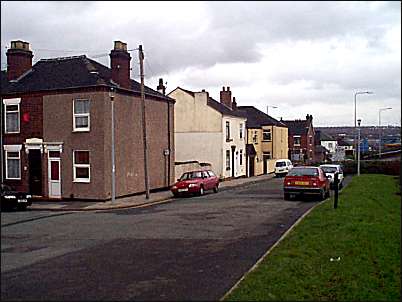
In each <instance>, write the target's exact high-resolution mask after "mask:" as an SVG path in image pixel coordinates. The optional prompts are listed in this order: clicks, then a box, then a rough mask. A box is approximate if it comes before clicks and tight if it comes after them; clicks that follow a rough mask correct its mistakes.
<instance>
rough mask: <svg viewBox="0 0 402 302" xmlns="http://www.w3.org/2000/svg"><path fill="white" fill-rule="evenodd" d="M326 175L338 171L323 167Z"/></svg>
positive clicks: (333, 168)
mask: <svg viewBox="0 0 402 302" xmlns="http://www.w3.org/2000/svg"><path fill="white" fill-rule="evenodd" d="M321 169H322V170H323V171H324V173H335V172H336V171H337V169H336V167H321Z"/></svg>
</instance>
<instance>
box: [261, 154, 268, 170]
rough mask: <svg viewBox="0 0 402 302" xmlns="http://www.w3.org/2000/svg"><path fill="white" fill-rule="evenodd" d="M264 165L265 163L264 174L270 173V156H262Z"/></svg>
mask: <svg viewBox="0 0 402 302" xmlns="http://www.w3.org/2000/svg"><path fill="white" fill-rule="evenodd" d="M262 160H263V165H264V174H267V173H268V156H265V155H263V156H262Z"/></svg>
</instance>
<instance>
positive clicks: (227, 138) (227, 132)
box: [226, 121, 230, 142]
mask: <svg viewBox="0 0 402 302" xmlns="http://www.w3.org/2000/svg"><path fill="white" fill-rule="evenodd" d="M226 141H227V142H229V141H230V123H229V121H227V122H226Z"/></svg>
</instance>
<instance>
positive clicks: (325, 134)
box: [320, 131, 336, 141]
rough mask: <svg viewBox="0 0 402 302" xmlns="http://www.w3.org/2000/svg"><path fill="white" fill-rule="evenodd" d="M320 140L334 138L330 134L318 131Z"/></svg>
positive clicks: (332, 139) (333, 139) (331, 139)
mask: <svg viewBox="0 0 402 302" xmlns="http://www.w3.org/2000/svg"><path fill="white" fill-rule="evenodd" d="M320 140H321V141H336V139H335V138H333V137H332V136H331V135H329V134H327V133H325V132H322V131H320Z"/></svg>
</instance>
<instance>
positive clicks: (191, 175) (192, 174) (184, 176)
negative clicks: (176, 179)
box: [180, 171, 202, 180]
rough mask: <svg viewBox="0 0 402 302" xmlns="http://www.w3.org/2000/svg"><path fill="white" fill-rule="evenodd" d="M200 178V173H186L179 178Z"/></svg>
mask: <svg viewBox="0 0 402 302" xmlns="http://www.w3.org/2000/svg"><path fill="white" fill-rule="evenodd" d="M201 177H202V174H201V171H198V172H186V173H184V174H183V175H182V176H181V177H180V180H189V179H194V178H201Z"/></svg>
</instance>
